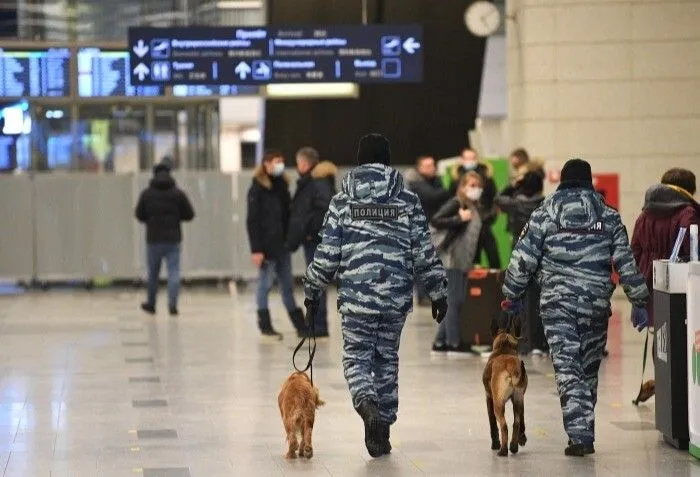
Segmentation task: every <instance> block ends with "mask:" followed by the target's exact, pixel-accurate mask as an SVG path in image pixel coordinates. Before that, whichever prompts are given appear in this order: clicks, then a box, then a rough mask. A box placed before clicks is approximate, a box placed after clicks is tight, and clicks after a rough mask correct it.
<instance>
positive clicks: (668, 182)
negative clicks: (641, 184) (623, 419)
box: [632, 168, 700, 402]
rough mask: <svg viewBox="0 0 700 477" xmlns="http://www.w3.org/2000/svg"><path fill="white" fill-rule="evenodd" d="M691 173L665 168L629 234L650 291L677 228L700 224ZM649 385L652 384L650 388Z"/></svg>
mask: <svg viewBox="0 0 700 477" xmlns="http://www.w3.org/2000/svg"><path fill="white" fill-rule="evenodd" d="M695 192H696V181H695V174H693V172H691V171H689V170H687V169H681V168H673V169H669V170H668V171H666V172H665V173H664V175H663V176H662V177H661V183H660V184H654V185H653V186H651V187H650V188H649V189H647V191H646V194H645V195H644V207H642V213H641V215H640V216H639V217H638V218H637V221H636V222H635V224H634V232H633V233H632V253H633V254H634V259H635V260H636V261H637V265H639V268H640V270H641V272H642V275H644V278H645V279H646V283H647V288H649V290H653V288H654V260H661V259H668V258H669V257H670V256H671V253H672V251H673V246H674V244H675V241H676V236H677V235H678V231H679V230H680V228H681V227H685V228H690V225H692V224H698V225H700V204H698V203H697V202H696V201H695V198H694V195H695ZM689 255H690V234H689V233H688V234H686V238H684V239H683V243H682V244H681V248H680V253H679V256H680V257H688V256H689ZM647 313H648V314H649V326H654V295H653V294H650V295H649V301H648V303H647ZM652 354H654V355H655V354H656V341H655V340H654V341H653V346H652ZM652 383H653V385H652ZM645 384H646V386H645V388H644V389H646V390H654V389H655V384H656V382H655V380H649V381H647V383H645ZM653 395H654V393H653V392H647V393H643V394H642V395H641V396H640V397H639V402H645V401H647V400H648V399H650V398H651V397H652V396H653Z"/></svg>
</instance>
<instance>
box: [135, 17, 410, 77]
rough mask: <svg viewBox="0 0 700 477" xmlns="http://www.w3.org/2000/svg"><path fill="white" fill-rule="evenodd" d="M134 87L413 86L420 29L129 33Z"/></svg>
mask: <svg viewBox="0 0 700 477" xmlns="http://www.w3.org/2000/svg"><path fill="white" fill-rule="evenodd" d="M129 58H130V65H129V70H130V72H131V82H132V84H134V85H166V84H172V85H175V84H189V85H208V86H212V85H219V84H221V85H232V84H240V85H246V84H248V85H264V84H268V83H310V82H318V83H332V82H352V83H418V82H421V81H422V80H423V31H422V28H421V27H420V26H419V25H337V26H308V27H303V26H302V27H298V26H290V27H271V26H270V27H172V28H152V27H133V28H129Z"/></svg>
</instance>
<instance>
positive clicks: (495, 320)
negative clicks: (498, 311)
mask: <svg viewBox="0 0 700 477" xmlns="http://www.w3.org/2000/svg"><path fill="white" fill-rule="evenodd" d="M500 329H501V327H500V326H498V318H491V336H493V337H494V338H495V337H496V336H497V335H498V331H499V330H500Z"/></svg>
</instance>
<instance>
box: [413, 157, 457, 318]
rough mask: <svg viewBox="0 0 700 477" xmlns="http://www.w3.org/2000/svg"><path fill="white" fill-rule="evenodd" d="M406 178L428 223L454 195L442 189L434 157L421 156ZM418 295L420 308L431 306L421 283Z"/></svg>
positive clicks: (417, 285) (417, 286) (418, 284)
mask: <svg viewBox="0 0 700 477" xmlns="http://www.w3.org/2000/svg"><path fill="white" fill-rule="evenodd" d="M404 177H405V178H406V186H407V188H408V190H410V191H411V192H413V193H415V194H416V195H417V196H418V199H419V200H420V203H421V206H422V207H423V212H425V217H426V218H427V219H428V222H430V220H431V219H432V218H433V216H434V215H435V213H436V212H437V211H438V210H439V209H440V207H442V206H443V205H444V204H445V202H447V201H448V200H449V199H450V198H451V197H453V195H454V194H453V193H451V192H450V191H448V190H445V189H444V188H443V187H442V182H441V181H440V178H439V177H438V176H437V166H436V164H435V159H434V158H433V157H432V156H427V155H425V156H420V157H419V158H418V159H417V160H416V167H415V168H412V169H408V170H407V171H406V172H405V173H404ZM416 294H417V295H418V306H425V307H427V306H430V297H429V296H428V294H427V293H426V292H425V289H424V288H423V287H422V286H421V284H420V283H416Z"/></svg>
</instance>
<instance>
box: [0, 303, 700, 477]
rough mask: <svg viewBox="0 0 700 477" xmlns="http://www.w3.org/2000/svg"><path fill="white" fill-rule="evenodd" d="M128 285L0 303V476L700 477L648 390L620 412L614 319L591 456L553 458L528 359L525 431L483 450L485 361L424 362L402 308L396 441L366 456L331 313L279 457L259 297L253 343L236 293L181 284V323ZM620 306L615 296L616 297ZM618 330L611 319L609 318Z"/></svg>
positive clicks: (629, 337) (418, 317)
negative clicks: (305, 420)
mask: <svg viewBox="0 0 700 477" xmlns="http://www.w3.org/2000/svg"><path fill="white" fill-rule="evenodd" d="M140 298H141V296H140V294H138V295H136V294H131V293H118V292H108V291H107V292H105V291H102V292H95V293H93V294H87V293H82V292H77V293H75V294H70V293H61V292H50V293H46V294H32V295H25V296H20V297H3V298H2V299H0V475H4V476H5V477H18V476H22V477H32V476H52V477H53V476H62V477H63V476H71V477H77V476H80V477H82V476H86V477H93V476H105V477H107V476H109V477H113V476H125V477H128V476H132V477H133V476H137V477H138V476H143V477H156V476H158V477H187V476H192V477H195V476H196V477H217V476H243V477H247V476H282V475H289V476H296V475H304V476H314V475H318V476H331V475H332V476H381V477H390V476H397V477H399V476H400V477H404V476H405V477H409V476H417V475H432V476H487V475H528V476H529V475H532V476H541V475H546V476H552V477H554V476H564V475H573V476H578V475H581V476H584V475H586V476H587V475H595V476H615V475H619V476H627V475H631V476H635V477H638V476H646V475H658V476H671V475H673V476H691V475H693V476H695V475H697V476H700V465H698V464H697V463H696V462H695V461H694V460H693V459H692V458H690V457H688V455H687V454H686V453H684V452H680V451H676V450H674V449H672V448H669V447H667V446H666V445H665V444H663V443H662V442H661V440H660V438H659V435H658V433H657V432H656V431H655V430H654V426H653V420H654V413H653V401H652V403H651V405H649V406H642V407H640V408H635V407H633V406H632V405H631V403H630V402H631V400H632V398H633V397H634V396H635V394H636V391H637V388H638V386H639V379H640V371H641V352H642V336H641V335H638V334H637V333H636V332H634V331H633V330H632V329H631V326H629V325H628V323H627V321H626V320H620V319H614V320H613V328H612V331H611V336H610V340H609V347H610V350H611V357H610V358H609V359H608V360H606V362H605V363H604V365H603V369H602V372H601V386H600V388H601V389H600V391H601V392H600V402H599V405H598V422H597V430H598V441H597V446H596V447H597V453H596V454H595V456H591V457H589V458H583V459H572V458H567V457H564V456H563V453H562V451H563V447H564V443H565V437H564V434H563V431H562V426H561V413H560V410H559V401H558V398H557V396H556V393H555V388H554V383H553V380H552V374H551V373H552V370H551V365H550V362H549V361H548V359H542V358H538V359H532V360H530V359H528V360H527V362H526V366H527V368H528V370H529V372H530V388H529V390H528V394H527V396H526V404H525V407H526V419H527V424H528V430H529V442H528V445H527V447H525V448H524V449H523V450H522V452H521V453H520V454H519V455H517V456H515V457H509V458H507V459H504V458H498V457H496V456H495V455H494V454H493V453H492V452H491V450H490V442H489V434H488V421H487V418H486V414H485V403H484V396H483V389H482V387H481V383H480V375H481V371H482V369H483V365H484V361H483V360H482V359H481V358H473V359H469V360H447V359H439V358H431V356H430V353H429V352H428V348H429V345H430V342H431V338H432V334H433V331H434V326H433V324H432V323H431V321H430V319H429V317H428V314H427V313H426V312H425V311H420V312H417V313H415V314H414V315H413V316H412V317H411V318H410V319H409V322H408V325H407V327H406V329H405V331H404V336H403V341H402V349H401V375H400V400H401V404H400V413H399V422H398V423H397V425H396V426H395V427H394V429H393V431H392V432H393V445H394V449H395V451H394V452H393V454H392V455H391V456H390V457H386V458H382V459H378V460H371V459H369V457H368V455H367V453H366V451H365V449H364V445H363V440H362V432H363V430H362V425H361V421H360V420H359V418H358V417H357V415H356V414H355V413H354V411H353V410H352V408H351V405H350V400H349V396H348V392H347V389H346V387H345V383H344V380H343V374H342V369H341V367H340V340H339V333H338V320H337V317H336V316H335V315H333V317H332V327H331V330H332V333H333V336H332V338H331V339H330V340H328V341H325V342H323V343H320V344H319V348H318V352H317V360H316V366H315V378H316V381H317V383H318V385H319V386H320V388H321V393H322V396H323V398H324V399H325V400H326V401H327V403H328V404H327V405H326V406H325V407H324V408H322V409H321V410H319V411H318V414H317V421H316V428H315V430H314V440H315V442H314V443H315V451H316V454H315V457H314V458H313V459H312V460H311V461H303V460H298V461H286V460H285V459H284V458H283V457H282V452H283V448H284V440H283V439H284V438H283V434H282V428H281V423H280V418H279V414H278V410H277V393H278V391H279V387H280V384H281V383H282V381H283V380H284V379H285V378H286V376H287V374H288V373H289V372H290V370H291V362H290V359H291V352H292V349H293V347H294V345H296V339H295V338H294V337H293V335H292V334H291V328H290V326H289V324H288V322H287V321H286V319H285V318H284V317H283V315H282V313H281V312H280V308H279V300H278V299H277V297H275V298H273V303H274V308H273V311H274V319H275V322H276V324H278V327H279V328H280V329H281V330H283V331H284V332H286V335H285V340H284V341H283V342H281V343H263V342H261V341H260V340H259V339H258V335H257V333H256V327H255V317H254V309H253V306H252V297H251V296H250V295H248V294H245V293H242V294H239V295H237V296H233V297H232V296H229V295H228V294H227V293H224V292H222V291H219V292H217V291H186V292H185V295H184V297H183V303H182V305H181V312H182V316H181V317H180V318H178V319H170V318H169V317H167V315H165V313H164V311H162V312H161V314H160V315H159V316H157V317H156V318H150V317H145V316H142V315H141V314H140V313H139V312H138V311H137V310H136V306H137V304H138V302H139V299H140ZM617 308H618V309H619V310H620V311H622V312H623V313H624V314H626V313H627V312H628V308H627V305H626V304H624V303H622V302H620V304H619V306H618V307H617ZM621 325H623V326H621Z"/></svg>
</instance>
